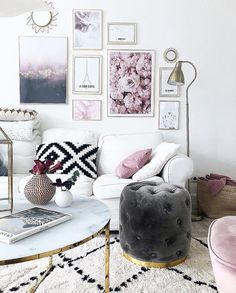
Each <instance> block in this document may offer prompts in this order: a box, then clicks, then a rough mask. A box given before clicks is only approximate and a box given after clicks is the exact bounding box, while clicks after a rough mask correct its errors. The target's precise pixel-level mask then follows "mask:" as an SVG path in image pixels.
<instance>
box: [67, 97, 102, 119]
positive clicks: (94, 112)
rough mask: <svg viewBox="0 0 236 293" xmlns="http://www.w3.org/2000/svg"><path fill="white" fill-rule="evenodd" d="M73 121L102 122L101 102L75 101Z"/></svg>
mask: <svg viewBox="0 0 236 293" xmlns="http://www.w3.org/2000/svg"><path fill="white" fill-rule="evenodd" d="M72 107H73V120H75V121H83V120H84V121H88V120H90V121H98V120H101V101H100V100H73V106H72Z"/></svg>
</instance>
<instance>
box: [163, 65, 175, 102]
mask: <svg viewBox="0 0 236 293" xmlns="http://www.w3.org/2000/svg"><path fill="white" fill-rule="evenodd" d="M173 69H174V68H172V67H160V71H159V74H160V82H159V90H160V92H159V96H160V97H180V87H179V86H175V85H170V84H168V83H167V81H168V78H169V76H170V74H171V72H172V70H173Z"/></svg>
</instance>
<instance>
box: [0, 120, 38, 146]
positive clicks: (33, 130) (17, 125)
mask: <svg viewBox="0 0 236 293" xmlns="http://www.w3.org/2000/svg"><path fill="white" fill-rule="evenodd" d="M0 127H1V128H2V129H3V130H4V131H5V132H6V134H7V135H8V136H9V138H10V139H12V140H19V141H32V140H34V139H35V138H36V136H37V135H40V121H39V119H38V118H36V119H33V120H29V121H16V122H13V121H0Z"/></svg>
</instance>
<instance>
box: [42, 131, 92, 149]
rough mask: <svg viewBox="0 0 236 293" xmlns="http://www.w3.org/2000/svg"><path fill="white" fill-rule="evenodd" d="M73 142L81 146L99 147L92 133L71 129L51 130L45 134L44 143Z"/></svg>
mask: <svg viewBox="0 0 236 293" xmlns="http://www.w3.org/2000/svg"><path fill="white" fill-rule="evenodd" d="M63 141H71V142H74V143H80V144H84V143H87V144H92V145H96V146H97V137H96V135H95V133H93V132H91V131H79V130H76V129H70V128H51V129H47V130H45V131H44V132H43V137H42V142H43V143H50V142H63Z"/></svg>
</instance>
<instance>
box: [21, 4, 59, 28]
mask: <svg viewBox="0 0 236 293" xmlns="http://www.w3.org/2000/svg"><path fill="white" fill-rule="evenodd" d="M45 3H46V4H47V5H48V6H49V8H50V10H49V11H34V12H31V13H30V15H29V16H28V18H27V25H28V26H31V28H32V29H33V30H34V31H35V33H36V34H38V33H49V32H50V31H51V30H52V29H53V28H54V27H55V26H57V23H56V22H57V16H58V14H59V13H58V12H56V11H55V10H54V7H53V2H47V1H45Z"/></svg>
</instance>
